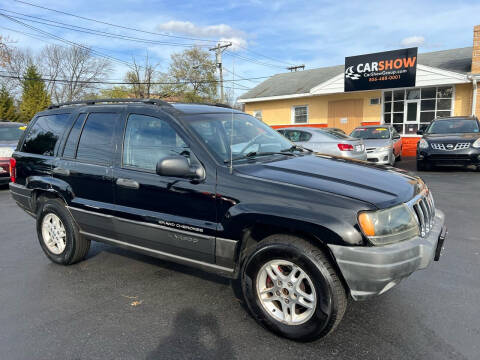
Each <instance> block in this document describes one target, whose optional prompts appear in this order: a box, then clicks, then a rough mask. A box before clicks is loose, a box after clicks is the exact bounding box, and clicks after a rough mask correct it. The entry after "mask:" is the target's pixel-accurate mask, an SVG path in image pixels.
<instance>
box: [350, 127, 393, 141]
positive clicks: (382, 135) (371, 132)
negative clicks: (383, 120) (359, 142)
mask: <svg viewBox="0 0 480 360" xmlns="http://www.w3.org/2000/svg"><path fill="white" fill-rule="evenodd" d="M350 136H352V137H354V138H358V139H390V130H388V128H386V127H368V128H358V129H355V130H353V131H352V133H351V134H350Z"/></svg>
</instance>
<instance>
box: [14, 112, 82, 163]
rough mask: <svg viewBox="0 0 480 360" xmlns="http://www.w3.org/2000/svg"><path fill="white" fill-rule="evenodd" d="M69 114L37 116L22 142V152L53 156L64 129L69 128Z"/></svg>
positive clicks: (70, 120) (70, 121)
mask: <svg viewBox="0 0 480 360" xmlns="http://www.w3.org/2000/svg"><path fill="white" fill-rule="evenodd" d="M69 116H70V114H52V115H44V116H39V117H38V118H37V120H35V123H34V124H33V126H32V128H31V129H30V131H29V133H28V134H27V136H26V137H25V141H24V142H23V146H22V150H21V151H23V152H26V153H30V154H38V155H46V156H53V155H54V153H55V148H56V146H57V145H58V141H59V140H60V138H61V137H62V135H63V133H64V131H65V129H66V128H67V127H70V125H71V123H72V119H70V118H69Z"/></svg>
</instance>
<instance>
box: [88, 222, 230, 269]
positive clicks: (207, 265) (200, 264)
mask: <svg viewBox="0 0 480 360" xmlns="http://www.w3.org/2000/svg"><path fill="white" fill-rule="evenodd" d="M80 234H82V235H84V236H87V237H91V238H95V239H98V240H99V241H101V242H107V243H114V244H117V245H120V246H124V247H128V248H133V249H136V250H139V251H144V252H146V253H149V254H152V255H154V256H157V257H161V258H166V259H172V260H175V261H177V262H180V263H185V264H194V265H196V266H198V267H203V268H207V269H212V270H216V271H220V272H224V273H227V274H233V273H234V269H233V268H227V267H224V266H220V265H216V264H210V263H206V262H204V261H200V260H193V259H190V258H186V257H183V256H178V255H174V254H170V253H166V252H163V251H159V250H154V249H150V248H147V247H144V246H140V245H135V244H131V243H127V242H123V241H119V240H116V239H112V238H109V237H106V236H101V235H96V234H92V233H88V232H85V231H80Z"/></svg>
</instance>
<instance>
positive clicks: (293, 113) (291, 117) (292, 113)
mask: <svg viewBox="0 0 480 360" xmlns="http://www.w3.org/2000/svg"><path fill="white" fill-rule="evenodd" d="M302 107H304V108H306V109H307V121H306V122H300V123H297V122H295V109H296V108H302ZM309 121H310V111H309V108H308V104H304V105H293V106H292V107H291V110H290V122H291V124H293V125H305V124H308V123H309Z"/></svg>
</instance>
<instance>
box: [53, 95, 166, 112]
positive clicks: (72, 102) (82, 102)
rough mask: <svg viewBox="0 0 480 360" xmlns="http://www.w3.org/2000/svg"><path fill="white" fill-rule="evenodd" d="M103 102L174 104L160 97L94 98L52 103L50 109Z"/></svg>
mask: <svg viewBox="0 0 480 360" xmlns="http://www.w3.org/2000/svg"><path fill="white" fill-rule="evenodd" d="M102 103H143V104H151V105H158V106H172V104H170V103H168V102H166V101H163V100H159V99H128V98H127V99H94V100H81V101H69V102H64V103H60V104H54V105H50V106H49V107H48V109H49V110H50V109H58V108H60V107H62V106H70V105H95V104H102Z"/></svg>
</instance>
